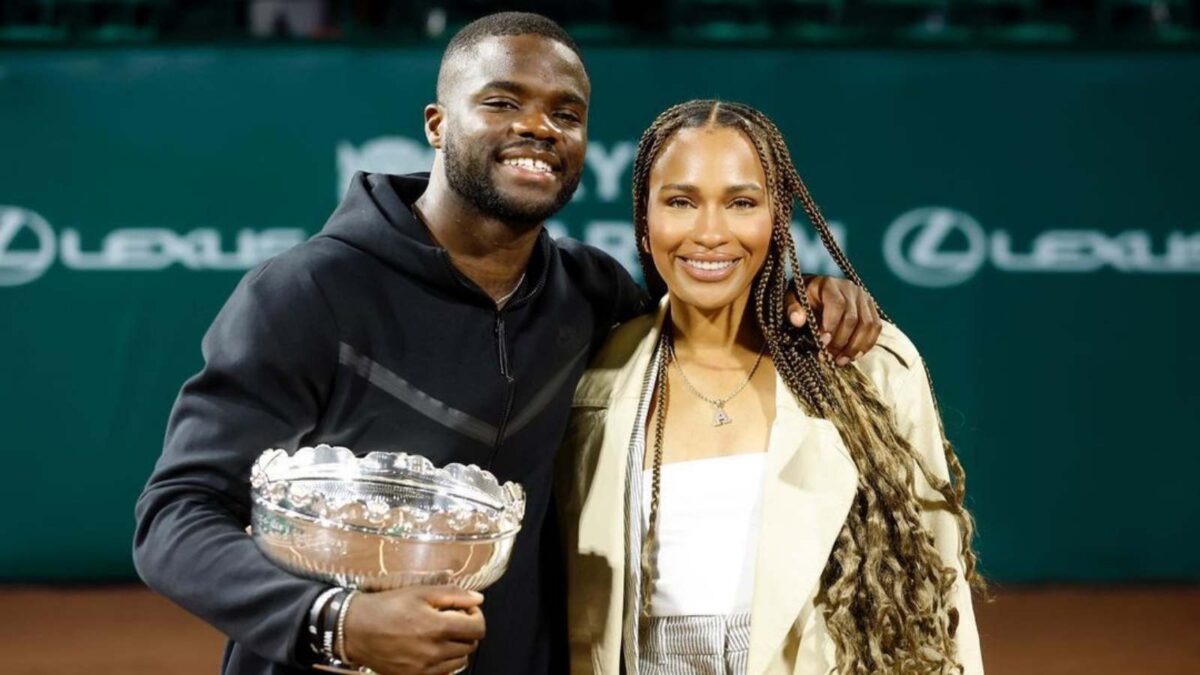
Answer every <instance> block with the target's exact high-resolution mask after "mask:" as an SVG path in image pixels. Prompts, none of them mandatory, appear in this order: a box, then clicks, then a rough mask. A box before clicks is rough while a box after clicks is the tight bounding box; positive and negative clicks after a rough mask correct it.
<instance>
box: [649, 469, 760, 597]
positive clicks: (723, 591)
mask: <svg viewBox="0 0 1200 675" xmlns="http://www.w3.org/2000/svg"><path fill="white" fill-rule="evenodd" d="M765 465H766V453H763V452H757V453H749V454H741V455H732V456H727V457H713V458H710V459H697V460H691V461H686V462H674V463H671V464H665V465H663V467H662V488H661V490H660V492H659V510H658V534H657V546H656V547H655V548H656V549H657V557H656V559H655V564H654V575H655V581H654V597H653V598H652V602H651V607H650V614H651V615H652V616H688V615H696V614H702V615H714V614H721V615H725V614H739V613H742V612H749V611H750V602H751V599H752V597H753V594H754V562H755V559H756V551H757V548H758V530H759V517H760V513H761V502H762V499H761V496H762V480H763V470H764V467H765ZM651 480H652V473H651V471H649V470H646V471H645V472H644V473H643V476H642V526H643V532H644V531H645V529H646V528H648V527H649V522H650V490H651Z"/></svg>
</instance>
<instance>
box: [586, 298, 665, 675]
mask: <svg viewBox="0 0 1200 675" xmlns="http://www.w3.org/2000/svg"><path fill="white" fill-rule="evenodd" d="M665 314H666V305H665V302H664V303H663V305H662V306H660V308H659V312H658V316H657V320H656V322H655V327H654V330H651V331H650V332H649V333H648V334H647V335H645V336H644V337H643V338H642V339H641V341H640V342H639V344H638V345H637V347H636V348H635V349H634V351H633V353H632V354H631V356H630V358H629V359H628V361H627V362H626V363H625V364H624V365H622V366H621V367H620V370H619V372H617V373H616V374H614V376H613V380H612V389H611V391H610V392H609V393H608V396H607V407H608V412H607V414H606V416H605V420H604V437H603V440H602V441H601V444H600V456H599V457H598V458H597V461H596V468H595V473H594V474H593V479H592V482H591V488H590V489H589V491H588V495H587V500H586V501H585V502H584V504H583V506H582V509H581V512H580V516H579V541H578V547H579V550H580V552H581V553H585V554H590V555H595V556H599V557H600V558H602V559H604V560H605V561H606V562H607V564H608V568H609V574H608V579H609V583H610V584H611V587H610V589H609V594H608V603H607V605H606V606H605V607H604V608H599V607H589V610H590V611H592V612H596V613H598V614H602V615H601V616H594V618H593V625H594V626H595V628H597V629H600V630H601V632H600V635H598V636H596V635H594V636H593V639H594V640H595V642H596V644H594V645H593V648H594V649H595V651H596V653H595V656H594V660H593V666H594V667H596V668H597V669H598V670H597V672H599V673H610V672H611V673H612V675H616V673H617V672H618V671H619V665H618V664H619V661H620V658H621V636H622V632H623V628H624V618H625V611H624V609H625V607H624V606H625V603H626V602H628V600H627V599H626V598H625V583H626V581H627V579H626V577H627V576H628V574H629V571H628V570H627V569H626V564H625V556H626V551H625V545H626V541H627V538H628V537H627V533H626V531H625V512H626V509H627V508H628V505H627V504H626V500H625V493H626V486H627V481H626V468H627V466H626V463H627V461H628V454H629V443H630V439H631V437H632V434H633V428H634V423H635V420H636V418H637V412H638V404H639V402H640V399H641V388H642V384H643V382H644V378H645V373H646V369H647V368H648V367H649V366H650V361H651V359H652V357H653V356H654V349H655V346H656V345H657V343H658V338H659V334H660V331H661V328H662V322H663V317H664V316H665ZM638 461H640V458H639V459H638ZM610 668H611V670H610Z"/></svg>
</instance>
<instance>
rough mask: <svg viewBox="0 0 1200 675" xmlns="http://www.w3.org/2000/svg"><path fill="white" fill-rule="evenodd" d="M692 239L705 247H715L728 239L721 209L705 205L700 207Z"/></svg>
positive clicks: (727, 230) (727, 231)
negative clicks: (705, 206)
mask: <svg viewBox="0 0 1200 675" xmlns="http://www.w3.org/2000/svg"><path fill="white" fill-rule="evenodd" d="M692 239H694V240H695V242H696V243H697V244H700V245H701V246H704V247H705V248H717V247H718V246H720V245H721V244H724V243H725V242H726V241H728V240H729V227H728V226H727V225H726V223H725V218H724V214H723V213H722V209H718V208H715V207H707V208H702V209H700V216H699V218H697V219H696V227H695V228H694V229H693V231H692Z"/></svg>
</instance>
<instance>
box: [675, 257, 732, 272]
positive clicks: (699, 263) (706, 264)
mask: <svg viewBox="0 0 1200 675" xmlns="http://www.w3.org/2000/svg"><path fill="white" fill-rule="evenodd" d="M683 262H684V263H686V264H688V265H690V266H692V267H695V268H696V269H698V270H709V271H714V270H723V269H728V268H730V267H733V264H734V263H735V262H737V260H736V259H735V260H688V259H687V258H684V259H683Z"/></svg>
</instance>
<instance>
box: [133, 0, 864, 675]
mask: <svg viewBox="0 0 1200 675" xmlns="http://www.w3.org/2000/svg"><path fill="white" fill-rule="evenodd" d="M589 96H590V84H589V81H588V76H587V73H586V71H585V70H584V67H583V63H582V61H581V60H580V57H579V53H578V50H577V48H576V47H575V45H574V44H573V42H572V41H571V40H570V38H569V37H568V36H567V35H566V34H565V33H564V32H563V31H562V29H561V28H559V27H558V26H557V25H556V24H554V23H553V22H551V21H549V20H548V19H545V18H543V17H540V16H537V15H530V14H517V13H505V14H498V15H493V16H489V17H486V18H484V19H481V20H479V21H477V22H475V23H473V24H471V25H469V26H468V27H466V28H464V29H463V30H462V31H461V32H460V33H459V34H458V35H457V36H456V37H455V38H454V40H453V41H452V42H451V43H450V45H449V46H448V47H447V50H446V53H445V55H444V57H443V62H442V67H441V70H440V72H439V74H438V91H437V101H438V102H437V104H436V105H430V106H428V107H427V108H426V110H425V132H426V137H427V139H428V141H429V143H430V144H431V145H432V146H433V147H434V148H435V149H436V156H435V160H434V165H433V169H432V172H431V173H430V175H429V176H428V177H426V176H423V175H422V176H387V175H365V174H359V175H357V176H355V178H354V180H353V181H352V183H351V186H350V189H349V191H348V193H347V194H346V197H345V199H344V200H343V202H342V204H341V205H340V206H339V207H338V209H337V210H336V211H335V212H334V214H333V215H332V216H331V218H330V220H329V222H328V224H327V225H326V227H325V228H324V230H323V231H322V232H321V233H320V234H319V235H318V236H316V237H314V238H313V239H311V240H309V241H308V242H306V243H305V244H303V245H301V246H298V247H296V248H294V249H292V250H291V251H289V252H287V253H284V254H282V255H280V256H277V257H276V258H274V259H272V260H270V261H268V262H267V263H265V264H263V265H262V266H260V267H259V268H257V269H255V270H253V271H251V272H250V273H249V274H247V275H246V277H245V278H244V279H243V280H242V282H241V284H240V285H239V286H238V288H237V290H235V291H234V293H233V296H232V297H231V298H230V300H229V302H228V303H227V304H226V306H225V307H224V308H223V309H222V310H221V313H220V314H219V315H218V316H217V318H216V320H215V321H214V323H213V325H212V327H211V328H210V329H209V331H208V333H207V335H206V336H205V338H204V343H203V351H204V357H205V366H204V369H203V370H202V371H201V372H200V373H199V374H198V375H196V376H195V377H193V378H192V379H191V380H189V381H188V382H187V383H186V384H185V385H184V387H183V390H182V391H181V393H180V396H179V399H178V400H177V401H176V404H175V408H174V410H173V411H172V414H171V420H170V422H169V425H168V429H167V437H166V442H165V445H164V449H163V454H162V457H161V459H160V460H159V463H158V465H157V467H156V468H155V471H154V473H153V475H152V476H151V478H150V480H149V483H148V484H147V486H146V489H145V491H144V493H143V494H142V496H141V498H140V499H139V500H138V505H137V518H138V528H137V533H136V537H135V542H134V557H135V562H136V564H137V568H138V571H139V573H140V574H141V575H142V577H143V578H144V579H145V580H146V583H147V584H149V585H150V586H151V587H153V588H155V589H156V590H158V591H160V592H161V593H163V594H164V595H166V596H167V597H169V598H171V599H172V600H174V601H176V602H177V603H179V604H180V605H182V606H184V607H185V608H187V609H188V610H189V611H191V612H193V613H194V614H196V615H197V616H200V617H201V618H203V619H204V620H205V621H207V622H209V623H210V624H212V625H213V626H215V627H216V628H218V629H219V630H221V631H222V632H224V633H225V634H227V635H228V636H229V637H230V638H231V640H230V642H229V644H228V646H227V648H226V652H225V661H224V671H225V672H226V673H263V674H266V673H273V674H279V673H296V672H302V669H305V668H306V667H307V666H308V665H310V664H311V663H313V661H314V660H315V658H316V656H315V654H314V651H315V650H314V647H316V646H318V645H314V644H312V640H311V637H310V634H309V632H308V626H309V623H310V621H311V617H310V613H311V614H319V613H320V610H321V609H322V607H324V605H321V604H319V603H318V600H321V602H326V601H329V594H328V593H326V592H325V591H326V590H327V588H328V587H327V586H326V585H324V584H321V583H317V582H312V581H308V580H304V579H300V578H297V577H294V576H292V575H290V574H288V573H286V572H284V571H282V570H281V569H278V568H276V567H275V566H274V565H273V564H272V563H271V562H270V561H268V560H267V559H266V558H265V557H263V556H262V555H261V554H260V553H259V551H258V550H257V549H256V548H255V545H254V543H253V542H252V541H251V539H250V538H249V537H247V536H246V533H245V527H246V525H247V522H248V516H249V510H250V504H249V488H248V478H249V471H250V465H251V464H252V463H253V461H254V459H255V457H256V456H257V455H258V454H259V453H260V452H261V451H262V450H264V449H266V448H271V447H283V448H288V449H294V448H296V447H299V446H302V445H312V444H315V443H318V442H326V443H331V444H338V445H346V446H349V447H351V448H353V449H354V450H355V451H356V452H360V453H361V452H369V451H373V450H391V451H405V452H410V453H417V454H421V455H424V456H426V457H428V458H429V459H430V460H432V461H433V462H434V463H435V464H437V465H443V464H446V463H449V462H461V463H471V464H478V465H481V466H484V467H486V468H488V469H490V470H491V471H492V472H493V473H495V474H496V476H497V478H499V479H500V480H501V481H507V480H513V481H517V482H519V483H521V484H522V485H523V486H524V487H525V489H526V492H527V509H526V515H525V520H524V527H523V529H522V531H521V534H520V535H519V536H518V539H517V541H516V545H515V547H514V550H513V553H512V558H511V561H510V565H509V569H508V572H507V573H506V574H505V576H504V577H503V578H502V579H501V580H500V581H499V582H497V583H496V584H495V585H494V586H492V587H491V588H490V589H489V590H488V602H487V608H486V614H487V621H486V628H485V621H484V618H483V612H482V611H481V609H480V604H481V602H482V596H481V595H480V594H478V593H470V592H466V591H462V590H461V589H456V588H451V587H421V588H409V589H403V590H398V591H391V592H386V593H374V594H362V595H359V596H357V597H356V599H355V600H354V601H353V603H352V605H351V607H350V609H349V611H348V612H347V614H346V622H345V632H344V636H345V655H346V656H347V657H348V658H349V659H350V660H351V661H353V662H355V663H360V664H362V665H365V666H369V667H371V668H372V669H374V670H376V671H377V672H380V673H448V672H453V671H455V670H456V669H458V668H460V667H462V666H464V665H466V664H467V663H468V657H470V664H471V668H472V672H474V673H478V674H480V675H484V674H492V673H494V674H497V675H509V674H516V673H550V672H560V671H561V669H562V667H563V665H562V663H561V662H553V663H552V660H553V650H552V646H554V645H556V644H557V641H558V636H559V633H560V632H561V630H562V620H563V619H562V615H561V613H560V611H559V608H560V602H561V599H562V598H561V595H562V589H561V587H560V586H559V579H560V574H561V572H560V569H559V568H560V558H559V556H560V551H559V550H558V544H557V541H556V540H555V536H556V528H555V526H554V525H553V523H552V522H550V518H551V508H550V506H551V504H550V499H551V498H550V495H551V485H550V483H551V475H552V468H553V463H554V454H555V451H556V449H557V447H558V446H559V442H560V440H561V437H562V434H563V431H564V426H565V422H566V418H567V414H568V410H569V406H570V399H571V392H572V389H573V388H574V386H575V383H576V381H577V380H578V378H579V376H580V374H581V373H582V371H583V368H584V366H585V365H586V363H587V361H588V357H589V355H590V354H592V353H593V351H594V349H595V348H597V347H598V346H599V345H600V344H601V343H602V342H603V340H604V338H605V336H606V334H607V332H608V330H609V328H610V327H612V326H613V325H614V324H616V323H619V322H621V321H623V320H626V319H629V318H631V317H632V316H635V315H636V314H638V313H640V312H642V311H645V310H646V309H647V298H646V297H645V295H644V293H643V292H642V291H641V290H640V289H639V288H638V287H637V286H636V285H635V284H634V282H633V280H632V279H631V278H630V277H629V275H628V274H627V273H626V272H625V271H624V270H623V269H622V268H621V267H620V265H618V264H617V263H616V262H615V261H614V260H613V259H611V258H609V257H608V256H606V255H604V254H603V253H601V252H599V251H598V250H596V249H592V248H589V247H587V246H584V245H581V244H579V243H577V242H571V241H566V240H564V241H557V242H556V241H553V240H552V239H551V238H550V237H549V235H548V234H547V233H546V232H545V230H544V228H543V226H542V224H543V222H544V221H545V220H546V219H547V218H548V217H550V216H551V215H553V214H554V213H555V212H557V211H558V210H559V209H560V208H561V207H562V206H563V205H565V204H566V203H567V201H568V200H569V199H570V198H571V195H572V194H573V192H574V190H575V188H576V187H577V186H578V184H579V178H580V173H581V171H582V167H583V157H584V151H585V149H586V141H587V114H588V101H589ZM814 287H816V288H817V289H819V290H818V291H816V292H815V293H814V295H820V297H819V298H817V297H814V298H813V299H812V300H813V301H814V302H817V301H823V305H824V307H825V314H826V316H825V317H824V320H825V323H824V326H826V327H828V329H829V331H830V333H831V337H830V338H829V339H830V342H831V344H830V348H831V352H832V353H833V354H835V355H840V356H842V357H845V358H843V359H842V362H843V363H844V362H845V360H846V358H848V357H850V356H853V355H854V354H856V353H858V352H862V351H866V349H868V348H869V347H870V346H871V345H872V344H873V343H874V337H875V336H876V335H877V334H878V327H879V325H880V324H879V319H878V317H877V316H876V315H875V314H874V312H873V310H872V309H871V308H870V307H869V302H868V299H867V298H866V297H865V296H864V295H862V294H861V293H860V292H858V291H857V289H854V288H853V287H852V286H851V285H850V284H848V283H846V282H838V281H836V280H829V279H823V280H820V281H819V283H817V284H814ZM818 304H820V303H818ZM803 318H804V317H802V316H799V317H797V318H795V319H794V320H795V321H797V322H799V323H802V319H803ZM452 609H453V610H461V611H446V610H452ZM485 631H486V635H487V639H486V640H482V638H483V637H484V635H485ZM472 653H473V656H472Z"/></svg>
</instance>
